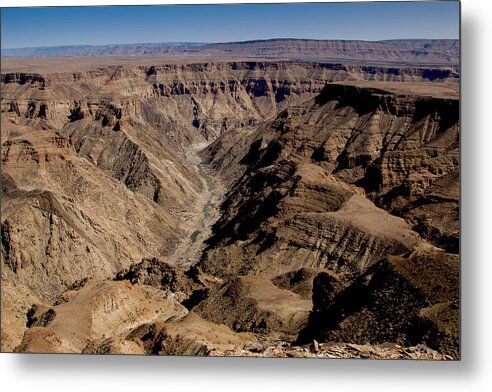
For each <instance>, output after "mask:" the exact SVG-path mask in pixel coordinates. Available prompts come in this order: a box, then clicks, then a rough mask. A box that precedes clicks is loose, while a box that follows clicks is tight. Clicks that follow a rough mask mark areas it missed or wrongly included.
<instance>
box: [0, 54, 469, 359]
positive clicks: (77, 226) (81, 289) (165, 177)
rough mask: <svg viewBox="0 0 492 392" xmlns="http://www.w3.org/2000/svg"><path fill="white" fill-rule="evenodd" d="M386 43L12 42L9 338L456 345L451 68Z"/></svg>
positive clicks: (155, 346)
mask: <svg viewBox="0 0 492 392" xmlns="http://www.w3.org/2000/svg"><path fill="white" fill-rule="evenodd" d="M318 49H319V48H318ZM245 50H246V49H245ZM248 50H249V49H248ZM214 53H215V52H214ZM248 53H249V52H248ZM282 53H284V52H282ZM289 53H290V52H289ZM330 53H331V52H330ZM260 54H261V53H259V52H258V53H257V52H255V55H256V56H258V57H260ZM197 56H198V54H197ZM210 56H212V55H210ZM238 56H245V54H244V53H243V52H242V51H239V52H238ZM433 56H434V55H433ZM202 57H204V56H202ZM393 57H394V55H393V54H392V55H391V56H390V57H382V60H381V61H380V62H373V63H370V64H361V63H357V62H343V61H337V62H334V61H319V60H313V59H304V60H301V59H280V58H277V59H272V58H263V59H260V58H258V59H245V58H233V59H226V58H206V59H203V58H197V59H185V60H183V59H173V60H172V61H170V60H166V59H163V58H156V57H155V58H152V57H142V58H130V59H125V58H110V59H108V58H103V57H101V59H99V58H98V57H95V58H91V59H89V60H84V61H80V62H78V60H76V59H75V58H73V59H72V58H52V59H50V58H46V59H34V60H33V59H27V60H25V61H24V60H21V59H16V60H15V61H14V60H11V61H10V60H9V59H8V58H6V59H5V61H4V59H2V60H3V61H4V63H5V64H2V75H1V78H2V80H1V83H2V84H1V89H2V91H1V121H2V122H1V128H2V134H1V137H2V174H1V176H2V177H1V184H2V206H1V213H2V218H1V227H2V248H1V254H2V337H1V339H2V351H17V352H71V353H94V354H95V353H105V354H159V355H257V356H299V357H306V356H317V357H323V356H324V357H330V355H331V356H332V357H340V356H342V357H343V356H349V354H350V352H354V353H355V354H353V355H354V356H358V357H360V356H362V357H364V356H370V357H391V355H396V354H395V352H397V353H401V354H398V355H400V356H401V357H407V358H412V356H415V357H418V358H434V359H436V358H438V359H457V358H459V353H460V352H459V318H460V307H459V305H460V301H459V282H460V275H459V274H460V260H459V238H460V233H459V205H460V200H459V195H460V184H459V169H460V143H459V141H460V119H459V80H460V73H459V67H458V66H457V65H456V64H455V63H454V62H453V61H455V60H456V56H454V57H453V56H448V60H449V59H451V60H453V61H451V60H449V61H448V62H447V63H445V64H442V65H437V64H434V62H439V61H441V60H442V59H441V58H437V57H431V58H430V60H429V64H422V63H420V62H419V63H411V62H408V61H407V62H406V63H402V64H398V65H395V64H388V65H385V64H382V62H383V60H388V58H391V59H392V58H393ZM431 61H432V63H431ZM347 345H348V346H347ZM330 350H331V351H330ZM333 350H334V351H333ZM337 350H338V351H337ZM385 350H386V351H385ZM385 353H386V354H385ZM350 355H352V354H350ZM385 355H386V356H385ZM395 358H396V356H395Z"/></svg>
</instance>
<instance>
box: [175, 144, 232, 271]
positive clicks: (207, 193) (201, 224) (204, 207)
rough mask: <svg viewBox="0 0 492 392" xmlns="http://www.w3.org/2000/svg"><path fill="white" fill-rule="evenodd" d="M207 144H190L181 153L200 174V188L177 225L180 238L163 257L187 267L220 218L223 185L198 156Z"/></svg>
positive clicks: (191, 263)
mask: <svg viewBox="0 0 492 392" xmlns="http://www.w3.org/2000/svg"><path fill="white" fill-rule="evenodd" d="M207 145H208V143H197V144H193V145H191V146H190V147H188V148H187V149H186V150H185V152H184V154H183V159H184V161H185V162H186V163H187V164H188V166H189V167H190V169H191V170H193V171H195V172H196V173H197V175H198V176H199V177H200V179H201V180H202V182H203V187H202V192H201V193H199V194H198V196H197V198H196V200H195V203H194V205H192V206H190V208H189V210H188V211H186V212H184V213H183V216H182V222H181V224H180V228H179V229H180V230H181V231H183V237H182V240H181V241H180V242H179V243H178V245H177V246H176V248H175V250H174V252H173V253H172V254H171V255H170V256H168V257H167V258H166V261H167V262H168V263H169V264H172V265H177V266H182V267H186V266H190V265H193V264H195V263H197V262H198V261H199V260H200V257H201V254H202V251H203V249H204V246H205V245H204V241H205V240H206V239H207V238H208V237H209V236H210V235H211V227H212V225H213V224H214V223H215V222H216V221H217V219H218V218H219V205H220V201H221V199H222V195H223V192H222V185H221V184H220V181H219V180H218V179H217V178H214V177H212V175H211V173H210V172H209V170H208V168H207V167H206V165H204V164H203V163H202V161H201V159H200V157H199V156H198V155H197V154H198V152H199V151H200V150H202V149H204V148H205V147H207Z"/></svg>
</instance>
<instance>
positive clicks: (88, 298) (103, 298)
mask: <svg viewBox="0 0 492 392" xmlns="http://www.w3.org/2000/svg"><path fill="white" fill-rule="evenodd" d="M37 312H38V313H41V312H42V313H41V314H36V313H37ZM32 313H33V315H32V316H31V319H35V320H37V321H35V322H34V323H32V324H31V328H29V329H27V330H26V332H25V334H24V338H23V340H22V343H21V344H20V345H19V346H18V347H17V348H16V351H22V352H78V353H80V352H82V351H83V350H84V348H85V347H86V346H87V345H90V344H93V343H92V342H94V341H97V340H100V339H104V338H106V337H111V336H118V335H120V334H122V333H124V332H125V331H130V330H131V329H133V328H135V327H137V326H138V325H140V324H142V323H143V322H150V321H152V320H155V321H162V322H165V321H167V320H169V319H171V318H173V317H178V316H184V315H186V313H187V311H186V309H185V308H184V307H183V306H181V305H180V304H179V303H178V302H177V301H176V299H175V298H174V296H173V295H172V294H166V293H165V292H163V291H160V290H156V289H154V288H152V287H149V286H133V285H131V284H130V283H128V282H87V283H86V284H85V285H84V286H83V287H82V288H80V289H78V290H74V291H67V292H65V293H64V294H63V295H62V296H60V297H59V298H58V300H57V301H56V302H55V305H54V306H52V307H49V309H48V310H45V308H43V307H39V306H38V307H36V308H34V309H33V312H32ZM48 314H49V317H47V315H48ZM40 320H41V321H40Z"/></svg>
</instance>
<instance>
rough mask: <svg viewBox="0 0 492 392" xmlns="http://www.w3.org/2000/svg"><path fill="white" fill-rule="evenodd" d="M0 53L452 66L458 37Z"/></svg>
mask: <svg viewBox="0 0 492 392" xmlns="http://www.w3.org/2000/svg"><path fill="white" fill-rule="evenodd" d="M2 56H3V57H53V56H60V57H66V56H177V57H180V56H184V57H210V58H221V57H229V58H230V57H241V58H248V57H254V58H258V57H260V58H284V59H305V60H326V59H329V60H344V61H371V62H390V63H412V64H442V65H456V64H458V63H459V57H460V56H459V40H455V39H408V40H406V39H405V40H401V39H400V40H398V39H397V40H385V41H362V40H312V39H294V38H275V39H267V40H252V41H242V42H224V43H211V44H206V43H199V42H163V43H141V44H113V45H73V46H70V45H68V46H67V45H65V46H53V47H39V48H15V49H2Z"/></svg>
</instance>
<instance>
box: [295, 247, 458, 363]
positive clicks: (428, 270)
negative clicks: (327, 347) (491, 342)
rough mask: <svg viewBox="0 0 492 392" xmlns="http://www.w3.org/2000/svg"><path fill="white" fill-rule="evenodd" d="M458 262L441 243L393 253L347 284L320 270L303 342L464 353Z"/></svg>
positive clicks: (455, 353)
mask: <svg viewBox="0 0 492 392" xmlns="http://www.w3.org/2000/svg"><path fill="white" fill-rule="evenodd" d="M458 331H459V261H458V257H457V256H455V255H450V254H446V253H444V252H443V251H442V250H439V249H436V248H419V249H417V250H415V251H413V252H412V253H410V254H408V255H405V256H402V257H395V256H390V257H388V258H387V259H385V260H382V261H381V262H378V263H377V264H375V265H374V266H372V267H370V268H368V269H367V271H366V272H365V273H364V274H362V275H360V276H359V277H358V278H357V279H355V280H354V281H353V283H351V284H350V285H349V286H348V287H347V288H345V289H343V290H341V291H338V292H337V290H336V289H335V285H334V283H333V278H332V277H330V276H329V275H327V274H326V273H321V274H319V275H318V276H317V277H316V278H315V279H314V283H313V313H312V315H311V317H310V320H309V326H308V328H307V329H306V330H305V331H303V332H302V333H301V335H300V340H301V341H303V340H304V341H306V340H308V341H309V340H310V339H312V338H315V339H319V340H323V341H324V340H327V341H351V342H355V343H363V342H369V343H384V342H396V343H398V344H417V343H425V344H426V345H428V346H429V347H431V348H434V349H436V350H438V351H439V352H443V353H445V354H448V355H450V356H452V357H454V358H458V357H459V333H458Z"/></svg>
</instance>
